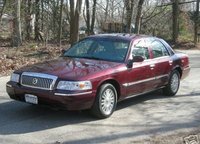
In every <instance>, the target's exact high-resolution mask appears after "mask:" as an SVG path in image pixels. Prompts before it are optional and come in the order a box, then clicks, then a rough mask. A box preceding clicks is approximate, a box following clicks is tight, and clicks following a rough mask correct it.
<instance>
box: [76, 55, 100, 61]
mask: <svg viewBox="0 0 200 144" xmlns="http://www.w3.org/2000/svg"><path fill="white" fill-rule="evenodd" d="M77 58H84V59H95V60H103V59H102V58H98V57H94V56H80V57H77Z"/></svg>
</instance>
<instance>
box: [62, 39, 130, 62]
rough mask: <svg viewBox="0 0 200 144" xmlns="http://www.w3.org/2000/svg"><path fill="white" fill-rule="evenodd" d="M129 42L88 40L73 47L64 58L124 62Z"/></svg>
mask: <svg viewBox="0 0 200 144" xmlns="http://www.w3.org/2000/svg"><path fill="white" fill-rule="evenodd" d="M129 43H130V42H129V41H126V40H120V39H117V40H116V39H112V38H111V39H109V38H91V39H90V38H88V39H85V40H83V41H80V42H78V43H77V44H75V45H74V46H72V47H71V48H70V49H69V50H68V51H67V52H66V53H65V54H64V56H66V57H67V56H68V57H75V58H88V59H100V60H108V61H116V62H122V61H124V60H125V57H126V53H127V51H128V48H129Z"/></svg>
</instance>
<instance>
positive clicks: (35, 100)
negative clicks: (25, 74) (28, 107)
mask: <svg viewBox="0 0 200 144" xmlns="http://www.w3.org/2000/svg"><path fill="white" fill-rule="evenodd" d="M25 102H27V103H31V104H38V98H37V96H34V95H30V94H25Z"/></svg>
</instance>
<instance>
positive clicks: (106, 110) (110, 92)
mask: <svg viewBox="0 0 200 144" xmlns="http://www.w3.org/2000/svg"><path fill="white" fill-rule="evenodd" d="M116 105H117V91H116V89H115V87H114V86H113V85H111V84H108V83H107V84H103V85H102V86H101V87H100V89H99V90H98V92H97V95H96V99H95V102H94V105H93V107H92V108H91V113H92V114H93V115H94V116H95V117H98V118H100V119H104V118H108V117H110V116H111V115H112V114H113V112H114V111H115V108H116Z"/></svg>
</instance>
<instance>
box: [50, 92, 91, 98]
mask: <svg viewBox="0 0 200 144" xmlns="http://www.w3.org/2000/svg"><path fill="white" fill-rule="evenodd" d="M91 93H92V91H89V92H83V93H75V94H64V93H54V95H56V96H68V97H70V96H78V95H86V94H91Z"/></svg>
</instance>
